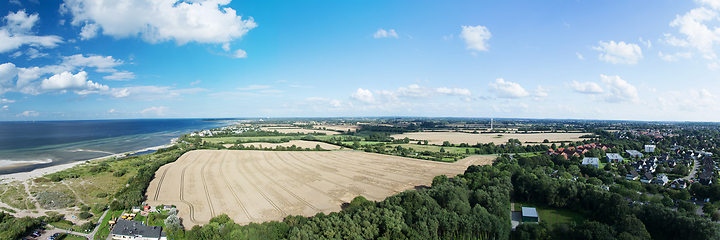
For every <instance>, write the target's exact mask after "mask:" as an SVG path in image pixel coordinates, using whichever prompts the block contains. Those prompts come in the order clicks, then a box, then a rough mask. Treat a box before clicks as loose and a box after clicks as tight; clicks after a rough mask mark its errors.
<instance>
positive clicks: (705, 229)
mask: <svg viewBox="0 0 720 240" xmlns="http://www.w3.org/2000/svg"><path fill="white" fill-rule="evenodd" d="M497 165H498V167H500V168H501V169H508V170H509V171H512V172H513V177H512V179H513V186H514V193H515V197H516V199H521V200H522V201H525V202H530V203H534V204H537V205H541V206H549V207H554V208H564V209H570V210H572V211H575V212H578V213H581V214H583V215H584V216H586V217H587V218H589V220H590V221H588V222H585V223H583V224H579V225H577V224H560V225H555V226H554V227H553V228H550V226H548V225H544V224H540V225H534V226H523V225H525V224H523V225H521V227H519V228H518V229H517V230H516V232H515V235H514V236H515V237H516V239H614V238H617V239H650V237H652V239H720V227H718V225H716V224H714V223H712V222H711V221H709V220H707V219H705V218H703V217H701V216H698V215H697V214H695V212H694V211H692V212H690V211H686V210H685V209H683V208H680V209H678V210H677V211H676V210H672V209H670V208H667V207H664V206H663V205H660V204H650V205H643V206H635V205H632V204H630V203H629V202H628V201H627V200H625V198H624V197H623V196H621V195H620V194H617V193H614V192H612V191H606V190H603V189H601V188H599V187H597V186H595V185H592V184H586V183H583V182H584V181H572V180H569V179H565V178H561V177H551V176H552V173H553V172H555V170H556V169H553V168H551V167H546V166H543V165H546V164H536V165H526V163H520V161H518V164H515V163H514V160H511V159H509V158H507V157H501V158H499V160H498V164H497ZM572 166H576V165H574V164H572V165H571V166H570V167H569V168H568V169H570V168H574V167H572ZM591 169H593V170H591ZM581 174H583V175H585V177H590V176H595V177H599V178H601V179H603V178H604V180H608V179H607V173H606V172H605V171H602V170H599V169H594V168H588V167H587V166H584V167H583V168H582V170H581ZM580 177H581V178H583V177H582V175H580ZM621 178H622V176H618V179H617V180H618V181H617V182H619V183H622V182H623V181H622V179H621ZM610 180H612V179H610ZM624 182H627V181H624ZM610 183H612V182H610ZM638 220H639V221H638ZM643 229H646V230H643Z"/></svg>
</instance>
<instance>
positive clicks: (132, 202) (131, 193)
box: [110, 149, 187, 211]
mask: <svg viewBox="0 0 720 240" xmlns="http://www.w3.org/2000/svg"><path fill="white" fill-rule="evenodd" d="M186 151H187V150H184V149H174V150H169V151H164V152H161V153H156V154H152V155H148V156H147V159H146V160H145V162H144V163H145V164H144V165H142V166H139V168H138V172H137V174H135V176H132V177H130V178H129V179H128V182H127V185H126V187H124V188H122V189H120V190H119V191H118V192H117V193H115V198H116V199H115V200H113V201H112V202H111V203H110V210H112V211H115V210H122V209H130V208H132V207H133V206H140V204H141V203H142V202H143V201H145V192H146V191H147V188H148V186H150V181H152V179H153V178H154V177H155V172H156V171H157V170H158V169H159V168H160V167H161V166H162V165H165V164H168V163H171V162H174V161H175V160H177V159H178V158H179V157H180V156H182V154H183V153H185V152H186ZM121 160H126V159H121Z"/></svg>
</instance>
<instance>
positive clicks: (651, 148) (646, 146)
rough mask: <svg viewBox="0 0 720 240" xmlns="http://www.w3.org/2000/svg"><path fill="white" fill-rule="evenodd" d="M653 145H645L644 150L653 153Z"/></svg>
mask: <svg viewBox="0 0 720 240" xmlns="http://www.w3.org/2000/svg"><path fill="white" fill-rule="evenodd" d="M655 147H656V146H655V145H645V152H646V153H653V152H655Z"/></svg>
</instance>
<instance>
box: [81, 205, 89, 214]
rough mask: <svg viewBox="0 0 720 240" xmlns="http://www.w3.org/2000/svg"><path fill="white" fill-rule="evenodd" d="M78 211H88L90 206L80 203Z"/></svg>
mask: <svg viewBox="0 0 720 240" xmlns="http://www.w3.org/2000/svg"><path fill="white" fill-rule="evenodd" d="M80 211H84V212H87V211H90V207H89V206H87V205H80Z"/></svg>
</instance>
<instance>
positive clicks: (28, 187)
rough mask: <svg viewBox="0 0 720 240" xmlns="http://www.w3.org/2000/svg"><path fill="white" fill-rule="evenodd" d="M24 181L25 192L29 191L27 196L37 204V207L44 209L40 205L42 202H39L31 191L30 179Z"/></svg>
mask: <svg viewBox="0 0 720 240" xmlns="http://www.w3.org/2000/svg"><path fill="white" fill-rule="evenodd" d="M22 183H23V185H25V193H27V195H28V196H27V197H28V198H29V199H30V201H32V203H33V205H35V208H36V209H42V208H41V207H40V204H38V202H37V199H35V197H33V195H32V194H31V193H30V185H29V184H28V181H23V182H22Z"/></svg>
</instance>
